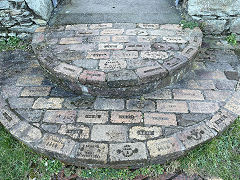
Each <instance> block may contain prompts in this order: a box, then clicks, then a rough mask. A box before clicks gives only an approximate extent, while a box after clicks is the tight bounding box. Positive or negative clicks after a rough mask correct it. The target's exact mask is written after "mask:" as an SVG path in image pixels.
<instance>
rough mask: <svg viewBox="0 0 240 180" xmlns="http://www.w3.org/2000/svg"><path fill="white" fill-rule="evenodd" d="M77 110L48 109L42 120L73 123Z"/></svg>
mask: <svg viewBox="0 0 240 180" xmlns="http://www.w3.org/2000/svg"><path fill="white" fill-rule="evenodd" d="M76 116H77V112H76V111H73V110H48V111H46V113H45V115H44V118H43V122H46V123H58V124H65V123H74V122H75V119H76Z"/></svg>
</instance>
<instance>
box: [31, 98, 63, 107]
mask: <svg viewBox="0 0 240 180" xmlns="http://www.w3.org/2000/svg"><path fill="white" fill-rule="evenodd" d="M63 101H64V99H62V98H38V99H37V100H36V101H35V102H34V104H33V107H32V108H33V109H61V108H62V103H63Z"/></svg>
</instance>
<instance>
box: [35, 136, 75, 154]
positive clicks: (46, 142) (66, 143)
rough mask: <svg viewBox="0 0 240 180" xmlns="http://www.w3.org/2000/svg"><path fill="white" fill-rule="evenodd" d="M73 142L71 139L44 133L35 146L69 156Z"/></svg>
mask: <svg viewBox="0 0 240 180" xmlns="http://www.w3.org/2000/svg"><path fill="white" fill-rule="evenodd" d="M75 144H76V143H75V142H74V141H73V140H70V139H67V138H64V137H60V136H58V135H54V134H48V133H46V134H45V135H44V137H43V139H42V141H41V143H40V144H38V145H37V147H38V148H40V149H44V150H47V151H50V152H53V153H58V154H61V155H63V156H69V155H70V153H71V152H72V149H73V147H74V146H75Z"/></svg>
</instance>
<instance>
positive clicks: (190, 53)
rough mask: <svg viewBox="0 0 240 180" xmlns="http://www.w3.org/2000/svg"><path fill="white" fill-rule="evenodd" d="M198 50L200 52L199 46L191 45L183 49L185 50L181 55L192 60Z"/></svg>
mask: <svg viewBox="0 0 240 180" xmlns="http://www.w3.org/2000/svg"><path fill="white" fill-rule="evenodd" d="M197 52H198V47H194V46H191V45H190V46H187V47H185V48H184V49H183V51H182V52H181V55H182V56H185V57H187V58H188V59H190V60H192V59H193V58H195V56H196V55H197Z"/></svg>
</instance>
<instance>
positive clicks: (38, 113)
mask: <svg viewBox="0 0 240 180" xmlns="http://www.w3.org/2000/svg"><path fill="white" fill-rule="evenodd" d="M17 113H18V114H19V116H21V117H22V118H23V119H25V120H26V121H28V122H40V121H41V119H42V116H43V113H44V111H43V110H31V111H30V110H29V109H28V110H17Z"/></svg>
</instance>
